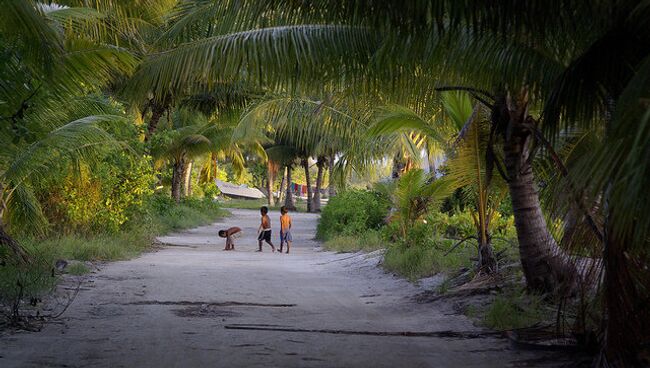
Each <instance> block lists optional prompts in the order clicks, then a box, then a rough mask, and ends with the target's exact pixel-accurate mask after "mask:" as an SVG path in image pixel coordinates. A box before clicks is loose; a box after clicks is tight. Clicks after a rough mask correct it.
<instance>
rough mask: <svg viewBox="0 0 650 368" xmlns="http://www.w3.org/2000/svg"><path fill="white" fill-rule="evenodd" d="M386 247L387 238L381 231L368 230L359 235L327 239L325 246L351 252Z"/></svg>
mask: <svg viewBox="0 0 650 368" xmlns="http://www.w3.org/2000/svg"><path fill="white" fill-rule="evenodd" d="M385 247H386V243H385V240H384V239H382V236H381V232H379V231H376V230H368V231H366V232H364V233H361V234H359V235H355V236H352V235H341V236H335V237H334V238H332V239H330V240H328V241H326V242H325V243H324V244H323V248H325V249H326V250H329V251H333V252H339V253H350V252H358V251H364V252H372V251H375V250H378V249H383V248H385Z"/></svg>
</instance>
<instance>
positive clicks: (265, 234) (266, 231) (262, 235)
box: [257, 206, 275, 252]
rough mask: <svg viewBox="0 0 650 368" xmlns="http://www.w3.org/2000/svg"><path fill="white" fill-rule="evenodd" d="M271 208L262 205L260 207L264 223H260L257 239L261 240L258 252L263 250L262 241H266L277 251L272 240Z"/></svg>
mask: <svg viewBox="0 0 650 368" xmlns="http://www.w3.org/2000/svg"><path fill="white" fill-rule="evenodd" d="M268 213H269V209H268V207H266V206H262V208H260V214H261V215H262V223H261V224H260V228H259V230H258V231H259V236H258V237H257V241H258V242H259V246H260V249H258V252H261V251H262V242H263V241H265V242H267V243H268V244H269V245H270V246H271V250H272V251H273V252H275V247H274V246H273V243H272V242H271V219H270V218H269V215H268Z"/></svg>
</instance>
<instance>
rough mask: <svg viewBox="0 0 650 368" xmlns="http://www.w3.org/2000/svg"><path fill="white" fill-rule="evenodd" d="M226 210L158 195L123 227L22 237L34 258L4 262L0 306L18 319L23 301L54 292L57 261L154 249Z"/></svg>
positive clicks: (76, 267)
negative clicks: (161, 238) (156, 242)
mask: <svg viewBox="0 0 650 368" xmlns="http://www.w3.org/2000/svg"><path fill="white" fill-rule="evenodd" d="M226 214H227V212H226V211H225V210H223V209H222V208H221V207H220V206H219V205H218V204H216V203H215V202H213V201H211V200H198V199H191V198H190V199H186V200H184V201H182V202H181V203H180V204H176V203H174V202H173V201H172V200H171V199H169V198H167V197H163V196H153V197H152V198H150V200H149V201H147V202H146V203H145V204H144V205H143V206H141V207H139V208H137V209H135V210H134V211H133V212H131V213H130V218H131V220H130V221H129V222H127V223H125V224H124V226H123V227H122V229H121V230H120V231H118V232H111V231H106V232H101V233H95V234H88V233H86V234H79V233H77V234H75V233H73V234H67V235H61V236H57V237H49V238H41V239H37V238H23V239H20V243H21V245H22V246H23V247H24V248H25V250H26V251H27V252H28V253H29V254H30V256H31V258H32V260H31V262H30V263H29V264H22V263H20V262H16V261H14V260H11V259H10V260H8V261H6V262H5V263H4V264H3V265H1V266H0V310H2V312H3V313H4V314H5V315H6V316H8V317H9V320H12V319H16V318H17V316H18V314H19V309H20V308H21V306H22V305H25V303H32V304H35V303H36V302H37V301H38V300H39V299H40V298H41V297H42V296H43V295H46V294H48V293H49V292H51V291H52V289H53V288H54V286H55V285H56V283H57V281H58V278H59V274H60V270H57V269H56V267H55V265H56V263H57V261H58V260H77V261H114V260H123V259H129V258H132V257H135V256H137V255H139V254H140V253H142V252H143V251H146V250H147V249H149V248H150V247H151V245H152V242H153V239H154V237H155V236H158V235H163V234H165V233H168V232H171V231H174V230H179V229H183V228H190V227H195V226H199V225H204V224H208V223H210V222H213V221H215V220H216V219H218V218H219V217H223V216H225V215H226ZM63 272H64V273H69V274H73V275H81V274H84V273H87V272H89V270H88V268H87V267H86V266H85V265H84V264H83V263H77V262H74V263H71V264H70V265H69V266H67V267H66V268H65V269H64V270H63Z"/></svg>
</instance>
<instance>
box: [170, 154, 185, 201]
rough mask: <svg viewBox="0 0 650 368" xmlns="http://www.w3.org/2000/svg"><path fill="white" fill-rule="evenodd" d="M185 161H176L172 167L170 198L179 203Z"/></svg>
mask: <svg viewBox="0 0 650 368" xmlns="http://www.w3.org/2000/svg"><path fill="white" fill-rule="evenodd" d="M184 166H185V159H183V158H181V159H177V160H176V161H174V165H173V167H172V198H174V200H175V201H176V203H179V202H180V201H181V190H182V182H183V167H184Z"/></svg>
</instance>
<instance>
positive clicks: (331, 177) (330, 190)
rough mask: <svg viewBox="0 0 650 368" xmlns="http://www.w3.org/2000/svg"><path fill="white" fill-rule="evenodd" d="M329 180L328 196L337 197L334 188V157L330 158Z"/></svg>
mask: <svg viewBox="0 0 650 368" xmlns="http://www.w3.org/2000/svg"><path fill="white" fill-rule="evenodd" d="M328 166H329V167H328V170H329V172H328V175H329V176H328V180H329V183H328V185H327V192H328V193H327V196H328V197H329V198H332V197H334V196H335V195H336V189H335V188H334V155H331V156H330V157H329V165H328Z"/></svg>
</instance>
